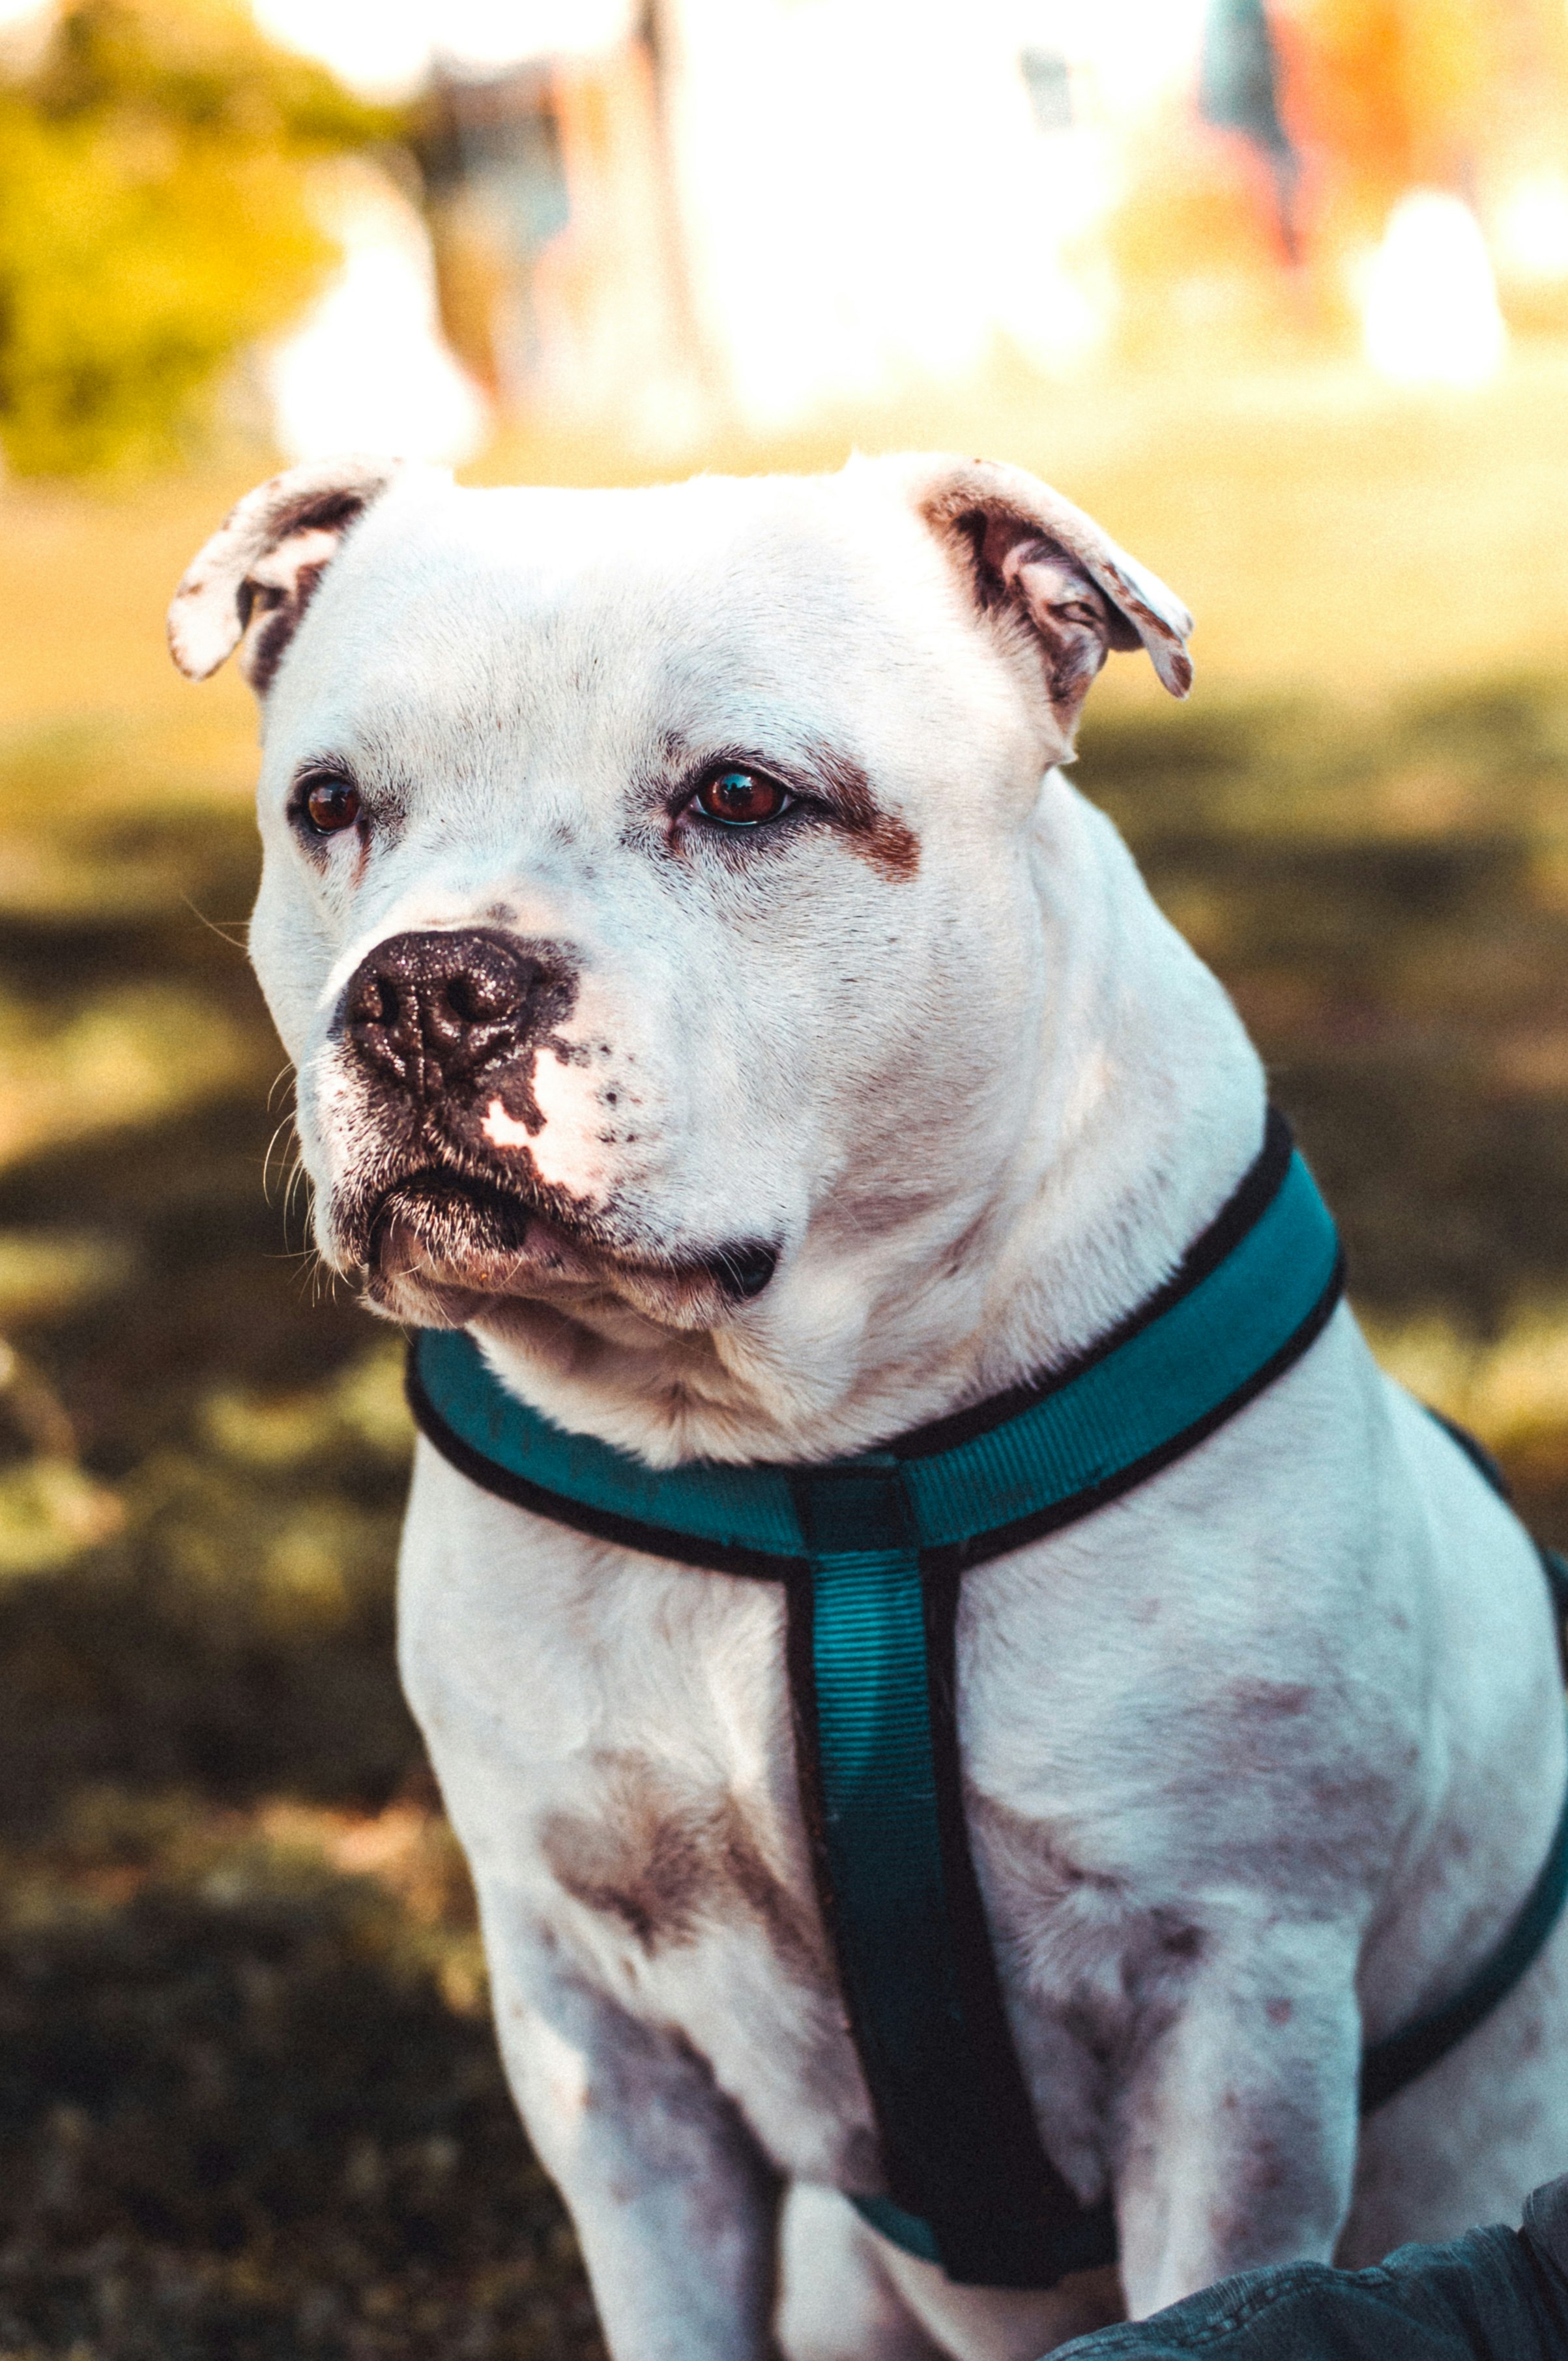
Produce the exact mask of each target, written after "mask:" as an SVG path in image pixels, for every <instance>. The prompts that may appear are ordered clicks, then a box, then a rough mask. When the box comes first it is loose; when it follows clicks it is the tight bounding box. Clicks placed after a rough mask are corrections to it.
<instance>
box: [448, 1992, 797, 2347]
mask: <svg viewBox="0 0 1568 2361" xmlns="http://www.w3.org/2000/svg"><path fill="white" fill-rule="evenodd" d="M492 1971H494V1972H495V1975H496V1983H495V1999H496V2022H497V2027H498V2030H499V2036H500V2043H501V2049H502V2053H503V2055H504V2058H505V2060H506V2066H507V2072H508V2076H509V2078H510V2082H511V2086H512V2090H513V2092H514V2093H515V2095H516V2098H517V2102H518V2105H519V2107H520V2108H521V2112H522V2116H523V2120H524V2122H525V2123H526V2125H527V2126H528V2130H529V2134H530V2136H531V2137H532V2141H533V2145H534V2147H535V2149H536V2150H537V2152H538V2154H539V2157H540V2158H541V2160H542V2162H543V2164H544V2166H545V2168H546V2169H547V2170H548V2171H549V2172H550V2174H551V2176H552V2177H553V2179H554V2180H555V2182H556V2184H557V2186H558V2187H559V2189H560V2191H561V2193H562V2195H563V2196H564V2197H565V2201H566V2203H567V2205H568V2207H569V2208H570V2209H571V2213H572V2219H573V2221H574V2223H575V2224H576V2232H577V2237H578V2241H579V2243H580V2245H581V2246H582V2250H583V2260H584V2262H585V2263H586V2265H587V2273H588V2278H589V2280H590V2281H591V2283H592V2286H593V2291H594V2300H595V2302H596V2303H597V2304H598V2312H599V2319H600V2321H601V2323H602V2324H603V2328H604V2334H605V2339H606V2342H607V2343H608V2345H609V2349H610V2352H611V2354H612V2355H613V2356H614V2361H677V2356H678V2361H762V2356H765V2355H766V2354H767V2353H768V2352H769V2351H770V2350H771V2349H772V2348H771V2345H770V2336H769V2325H770V2320H771V2316H772V2312H773V2294H774V2277H775V2268H776V2260H775V2258H776V2246H777V2209H778V2198H779V2189H778V2183H777V2180H776V2179H775V2177H774V2176H773V2172H772V2171H771V2169H769V2167H768V2165H767V2163H766V2160H765V2159H764V2158H763V2157H762V2154H761V2151H760V2150H759V2149H758V2147H757V2145H756V2143H755V2141H754V2140H753V2139H752V2138H751V2134H750V2133H749V2132H748V2130H747V2129H746V2126H745V2125H744V2124H743V2123H742V2122H741V2120H740V2115H739V2114H738V2113H737V2111H736V2110H735V2108H734V2107H733V2106H732V2105H731V2104H730V2103H729V2101H728V2100H727V2099H726V2098H725V2097H724V2095H723V2093H722V2092H720V2091H719V2090H718V2088H717V2086H716V2084H715V2083H714V2081H713V2078H712V2075H711V2074H710V2073H709V2071H708V2070H707V2066H706V2065H705V2064H704V2062H703V2060H702V2059H700V2058H698V2057H697V2056H696V2054H695V2053H694V2052H693V2051H692V2050H691V2049H689V2048H687V2047H686V2045H685V2043H684V2042H683V2041H681V2040H680V2039H679V2037H677V2036H675V2035H674V2034H671V2033H668V2032H666V2031H663V2030H662V2029H659V2028H655V2027H652V2026H647V2025H644V2024H642V2023H641V2022H640V2021H639V2020H638V2019H637V2018H635V2017H632V2016H630V2015H628V2014H627V2013H626V2012H625V2011H624V2010H621V2009H620V2008H618V2007H616V2006H615V2004H613V2002H611V2001H610V2000H609V1999H608V1998H607V1997H606V1996H605V1995H604V1994H602V1993H598V1992H596V1991H593V1990H591V1989H589V1988H588V1987H587V1986H586V1985H583V1984H579V1983H576V1982H571V1981H568V1980H566V1979H564V1978H561V1977H558V1976H557V1977H552V1978H550V1980H549V1981H548V1982H543V1983H542V1984H536V1985H535V1986H534V1988H533V1989H532V1991H531V1992H530V1993H528V1994H527V1996H526V1997H525V1995H524V1992H523V1989H522V1980H521V1978H520V1977H516V1976H514V1975H512V1974H511V1973H510V1972H509V1971H508V1967H507V1966H506V1965H505V1964H503V1963H502V1962H501V1961H499V1960H496V1958H495V1956H494V1947H493V1946H492ZM531 1981H532V1980H531Z"/></svg>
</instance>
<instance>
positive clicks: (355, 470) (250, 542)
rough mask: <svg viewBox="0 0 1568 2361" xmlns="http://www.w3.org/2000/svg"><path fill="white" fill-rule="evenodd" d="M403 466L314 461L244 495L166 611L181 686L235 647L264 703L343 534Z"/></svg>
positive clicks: (362, 461) (212, 667) (214, 666)
mask: <svg viewBox="0 0 1568 2361" xmlns="http://www.w3.org/2000/svg"><path fill="white" fill-rule="evenodd" d="M404 464H405V463H404V462H403V461H402V460H400V459H365V458H343V459H317V460H313V461H311V462H309V463H308V464H307V465H305V466H304V467H290V468H289V469H287V470H286V472H285V473H284V474H283V475H281V476H274V477H272V478H270V480H269V482H267V483H265V484H258V486H257V488H256V489H255V490H254V491H253V492H247V494H246V496H245V498H244V500H241V501H240V503H239V505H238V507H237V508H236V509H233V510H231V511H230V512H229V514H228V515H227V516H226V517H225V520H224V522H223V523H222V524H221V525H220V526H219V527H218V530H217V532H216V533H214V535H213V537H212V539H211V541H209V542H208V543H207V544H206V546H205V548H203V549H202V550H200V551H199V552H198V553H197V555H195V557H193V558H192V561H191V564H190V566H188V567H187V568H186V572H185V576H184V578H183V580H182V581H181V585H180V588H179V589H178V590H176V592H175V593H174V598H173V601H172V603H171V605H170V609H169V648H170V654H171V655H172V656H173V658H174V661H175V663H176V664H178V665H179V667H180V669H181V672H182V673H183V674H184V675H185V676H186V678H187V680H205V679H206V677H207V675H208V674H209V673H214V672H216V670H217V668H218V666H219V665H220V664H222V663H223V661H224V659H225V656H231V655H232V654H233V653H234V652H235V650H236V648H238V650H239V668H240V670H241V672H243V673H244V675H245V676H246V679H247V681H248V682H249V683H250V686H251V687H252V688H253V689H254V690H255V691H256V694H257V695H258V697H265V696H266V694H267V692H268V690H269V688H270V686H271V685H272V681H273V678H274V676H275V675H276V673H277V670H278V667H279V665H280V664H281V663H282V661H283V654H284V651H285V650H286V649H287V647H288V644H289V642H290V641H291V639H292V638H293V636H294V633H295V632H296V631H298V629H299V627H300V621H301V618H302V616H303V614H304V611H305V609H306V608H307V607H308V606H309V605H310V602H311V599H312V598H313V596H314V593H315V589H316V586H317V584H318V583H319V582H320V580H321V578H322V576H323V574H324V573H325V571H326V569H327V567H328V566H330V565H331V563H332V561H333V559H334V557H335V556H336V555H337V549H338V544H339V543H340V542H341V541H342V539H343V536H344V534H345V533H346V532H347V531H348V528H349V526H350V525H352V524H355V523H356V522H357V521H358V520H359V518H360V517H362V516H363V515H364V513H365V511H366V510H367V508H369V507H370V506H371V504H372V502H373V501H376V500H379V499H380V497H381V495H382V493H383V492H384V491H385V490H386V489H387V488H388V486H389V484H390V483H391V482H392V481H393V480H394V478H396V477H398V476H399V475H400V474H401V473H402V472H403V468H404Z"/></svg>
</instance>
